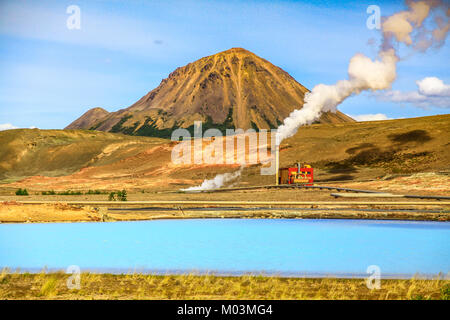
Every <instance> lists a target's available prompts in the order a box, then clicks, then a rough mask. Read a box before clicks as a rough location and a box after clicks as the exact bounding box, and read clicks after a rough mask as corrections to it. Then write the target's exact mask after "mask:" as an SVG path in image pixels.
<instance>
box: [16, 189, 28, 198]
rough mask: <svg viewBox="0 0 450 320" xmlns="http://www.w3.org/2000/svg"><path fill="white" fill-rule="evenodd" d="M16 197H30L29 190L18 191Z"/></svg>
mask: <svg viewBox="0 0 450 320" xmlns="http://www.w3.org/2000/svg"><path fill="white" fill-rule="evenodd" d="M16 195H17V196H28V191H27V189H23V190H22V189H19V190H17V191H16Z"/></svg>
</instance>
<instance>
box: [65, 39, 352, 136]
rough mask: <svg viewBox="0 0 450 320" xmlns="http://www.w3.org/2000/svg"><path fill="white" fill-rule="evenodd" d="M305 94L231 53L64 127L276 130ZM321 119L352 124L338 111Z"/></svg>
mask: <svg viewBox="0 0 450 320" xmlns="http://www.w3.org/2000/svg"><path fill="white" fill-rule="evenodd" d="M306 92H308V89H306V88H305V87H304V86H303V85H301V84H300V83H298V82H297V81H295V79H294V78H292V77H291V76H290V75H289V74H288V73H287V72H285V71H284V70H282V69H280V68H278V67H276V66H274V65H273V64H272V63H270V62H269V61H267V60H265V59H263V58H260V57H259V56H257V55H255V54H254V53H252V52H250V51H248V50H245V49H243V48H231V49H229V50H226V51H222V52H219V53H217V54H214V55H211V56H207V57H204V58H201V59H199V60H197V61H195V62H192V63H189V64H187V65H185V66H184V67H179V68H177V69H176V70H174V71H173V72H172V73H170V74H169V76H168V77H167V78H166V79H163V80H162V81H161V83H160V85H159V86H158V87H157V88H155V89H153V90H152V91H150V92H149V93H147V94H146V95H145V96H144V97H142V98H141V99H140V100H139V101H137V102H136V103H134V104H133V105H131V106H130V107H128V108H127V109H122V110H119V111H117V112H112V113H108V114H104V115H102V117H99V118H98V119H97V121H95V123H94V121H91V120H89V121H81V120H82V118H86V117H87V114H88V113H89V112H88V113H86V114H85V115H83V116H82V117H81V118H80V119H78V120H76V121H75V122H74V123H72V124H71V125H70V126H69V127H67V128H74V127H77V128H83V129H96V130H102V131H112V132H124V133H128V134H136V135H156V136H170V132H171V131H172V129H174V128H177V127H182V128H189V127H192V125H193V123H194V121H196V120H200V121H202V122H203V127H204V128H210V127H215V128H218V129H225V128H242V129H249V128H255V129H269V128H276V127H278V125H280V124H281V123H282V121H283V119H284V118H286V117H287V116H288V115H289V113H290V112H292V111H293V110H294V109H299V108H301V107H302V106H303V101H304V96H305V93H306ZM105 112H106V111H105ZM92 114H94V112H92ZM90 115H91V114H89V119H90ZM321 120H322V121H323V122H348V121H353V119H351V118H350V117H348V116H346V115H344V114H342V113H340V112H338V113H337V114H327V115H325V116H324V117H323V118H322V119H321ZM80 124H82V126H80Z"/></svg>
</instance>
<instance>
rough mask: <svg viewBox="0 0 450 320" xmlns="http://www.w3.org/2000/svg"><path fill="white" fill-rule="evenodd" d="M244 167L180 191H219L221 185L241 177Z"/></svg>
mask: <svg viewBox="0 0 450 320" xmlns="http://www.w3.org/2000/svg"><path fill="white" fill-rule="evenodd" d="M243 168H244V167H240V168H239V170H238V171H235V172H230V173H223V174H218V175H217V176H215V177H214V178H212V179H209V180H208V179H205V180H203V182H202V184H201V185H199V186H195V187H190V188H187V189H181V190H182V191H202V190H212V189H219V188H221V187H222V186H223V185H225V184H226V183H228V182H231V181H233V180H235V179H237V178H238V177H240V176H241V173H242V170H243Z"/></svg>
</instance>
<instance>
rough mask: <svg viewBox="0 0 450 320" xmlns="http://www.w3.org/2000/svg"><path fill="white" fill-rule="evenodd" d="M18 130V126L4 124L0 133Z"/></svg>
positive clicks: (0, 125)
mask: <svg viewBox="0 0 450 320" xmlns="http://www.w3.org/2000/svg"><path fill="white" fill-rule="evenodd" d="M11 129H17V127H16V126H13V125H12V124H11V123H3V124H0V131H4V130H11Z"/></svg>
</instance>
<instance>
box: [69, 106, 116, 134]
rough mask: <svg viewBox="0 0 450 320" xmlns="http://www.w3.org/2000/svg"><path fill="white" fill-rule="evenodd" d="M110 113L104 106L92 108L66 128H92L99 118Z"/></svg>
mask: <svg viewBox="0 0 450 320" xmlns="http://www.w3.org/2000/svg"><path fill="white" fill-rule="evenodd" d="M108 114H109V112H108V111H106V110H105V109H103V108H92V109H90V110H89V111H87V112H86V113H85V114H83V115H82V116H81V117H80V118H78V119H77V120H75V121H74V122H72V123H71V124H70V125H68V126H67V127H66V128H65V129H80V128H83V129H84V128H91V127H92V126H93V125H95V124H96V123H97V122H98V120H99V119H102V118H105V117H106V116H107V115H108Z"/></svg>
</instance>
